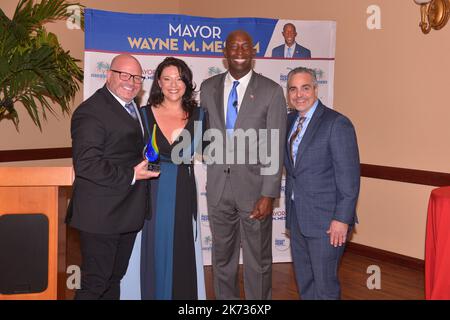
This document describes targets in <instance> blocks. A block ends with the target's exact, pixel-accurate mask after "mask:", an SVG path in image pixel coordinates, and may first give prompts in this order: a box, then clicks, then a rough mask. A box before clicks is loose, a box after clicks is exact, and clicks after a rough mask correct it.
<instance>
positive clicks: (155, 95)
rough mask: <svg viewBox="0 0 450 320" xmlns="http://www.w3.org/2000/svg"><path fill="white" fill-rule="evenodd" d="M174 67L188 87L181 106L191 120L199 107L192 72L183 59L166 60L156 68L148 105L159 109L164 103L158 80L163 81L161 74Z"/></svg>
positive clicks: (171, 58) (170, 58) (169, 58)
mask: <svg viewBox="0 0 450 320" xmlns="http://www.w3.org/2000/svg"><path fill="white" fill-rule="evenodd" d="M170 66H174V67H176V68H177V69H178V72H179V73H180V77H181V80H182V81H183V82H184V84H185V85H186V92H185V93H184V95H183V98H182V102H181V106H182V108H183V110H184V112H186V114H187V118H188V119H189V118H190V117H191V116H192V114H193V112H194V109H195V108H196V107H197V105H198V104H197V101H196V100H195V95H196V92H195V84H194V83H193V81H192V71H191V69H189V67H188V65H187V64H186V62H184V61H183V60H181V59H177V58H174V57H167V58H165V59H164V60H163V61H162V62H161V63H160V64H159V65H158V67H157V68H156V71H155V75H154V78H153V84H152V87H151V89H150V97H149V98H148V101H147V104H148V105H150V106H154V107H158V105H160V104H161V103H162V102H163V101H164V95H163V93H162V91H161V87H160V86H159V83H158V80H160V79H161V73H162V72H163V70H164V69H165V68H167V67H170Z"/></svg>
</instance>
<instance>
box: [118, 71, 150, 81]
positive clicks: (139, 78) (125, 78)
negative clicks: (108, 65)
mask: <svg viewBox="0 0 450 320" xmlns="http://www.w3.org/2000/svg"><path fill="white" fill-rule="evenodd" d="M110 70H111V71H112V72H116V73H118V74H119V78H120V80H123V81H128V80H130V78H133V81H134V82H136V83H142V82H144V80H145V77H143V76H141V75H138V74H130V73H128V72H123V71H118V70H113V69H110Z"/></svg>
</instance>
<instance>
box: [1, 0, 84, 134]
mask: <svg viewBox="0 0 450 320" xmlns="http://www.w3.org/2000/svg"><path fill="white" fill-rule="evenodd" d="M71 5H74V3H67V2H66V0H42V1H41V2H40V3H36V4H35V3H34V1H33V0H21V1H20V2H19V3H18V5H17V8H16V11H15V13H14V16H13V18H12V19H9V18H8V17H7V16H6V15H5V14H4V12H3V11H2V10H1V9H0V121H2V120H5V119H6V120H11V121H13V123H14V124H15V126H16V128H17V129H18V124H19V118H18V113H17V110H16V109H15V105H16V103H17V102H20V103H21V104H22V105H23V106H24V107H25V109H26V110H27V112H28V114H29V116H30V117H31V119H32V120H33V122H34V123H35V124H36V125H37V126H38V127H39V128H40V129H41V130H42V126H41V119H40V117H41V116H40V114H42V118H43V119H47V112H50V113H51V114H52V115H54V116H57V112H56V111H55V110H54V106H55V105H59V106H60V108H61V111H62V113H63V114H68V113H70V103H71V101H72V100H73V98H74V97H75V94H76V92H77V91H78V90H79V89H80V83H81V82H82V81H83V72H82V70H81V68H80V67H79V66H78V64H77V63H78V62H79V60H77V59H75V58H73V57H72V56H71V55H70V52H69V51H65V50H64V49H63V48H62V47H61V45H60V43H59V41H58V38H57V36H56V35H55V34H53V33H49V32H47V31H46V29H45V27H44V24H45V23H48V22H53V21H57V20H62V19H67V18H68V17H69V15H70V12H68V11H67V8H68V7H69V6H71ZM75 5H79V4H75Z"/></svg>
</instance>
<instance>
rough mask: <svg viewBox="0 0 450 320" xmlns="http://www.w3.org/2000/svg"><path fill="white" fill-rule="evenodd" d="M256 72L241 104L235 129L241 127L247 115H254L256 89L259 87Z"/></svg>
mask: <svg viewBox="0 0 450 320" xmlns="http://www.w3.org/2000/svg"><path fill="white" fill-rule="evenodd" d="M257 76H258V75H257V74H256V72H254V71H252V77H251V78H250V81H249V82H248V86H247V89H246V90H245V93H244V97H243V99H242V102H241V107H240V108H239V112H238V116H237V119H236V124H235V126H234V127H235V128H240V127H241V122H242V121H243V120H242V119H243V118H245V116H246V114H247V113H252V110H254V107H255V104H254V101H255V93H256V88H257V87H258V78H257Z"/></svg>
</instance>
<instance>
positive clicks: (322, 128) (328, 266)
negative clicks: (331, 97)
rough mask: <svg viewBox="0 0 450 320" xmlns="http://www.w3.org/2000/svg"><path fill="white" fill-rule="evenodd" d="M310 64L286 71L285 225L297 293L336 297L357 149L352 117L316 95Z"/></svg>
mask: <svg viewBox="0 0 450 320" xmlns="http://www.w3.org/2000/svg"><path fill="white" fill-rule="evenodd" d="M317 92H318V87H317V79H316V75H315V72H314V70H311V69H307V68H301V67H300V68H296V69H293V70H291V72H289V74H288V87H287V97H288V103H289V105H290V107H291V108H293V109H296V110H297V112H294V113H291V114H289V115H288V124H287V130H288V133H287V139H286V148H285V161H284V163H285V167H286V173H287V177H286V211H287V219H286V227H287V228H288V229H289V230H290V235H291V250H292V258H293V262H294V269H295V275H296V279H297V285H298V289H299V291H300V296H301V298H302V299H308V300H311V299H339V298H340V293H341V292H340V291H341V290H340V285H339V279H338V267H339V262H340V259H341V257H342V254H343V252H344V247H345V241H346V239H347V237H348V234H349V232H350V229H351V227H352V226H353V225H354V224H355V223H356V222H357V218H356V212H355V207H356V201H357V199H358V194H359V180H360V169H359V155H358V145H357V142H356V134H355V130H354V128H353V125H352V123H351V122H350V120H349V119H348V118H346V117H345V116H343V115H342V114H340V113H338V112H336V111H334V110H331V109H329V108H327V107H326V106H324V105H323V104H322V102H320V100H319V99H318V98H317Z"/></svg>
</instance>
